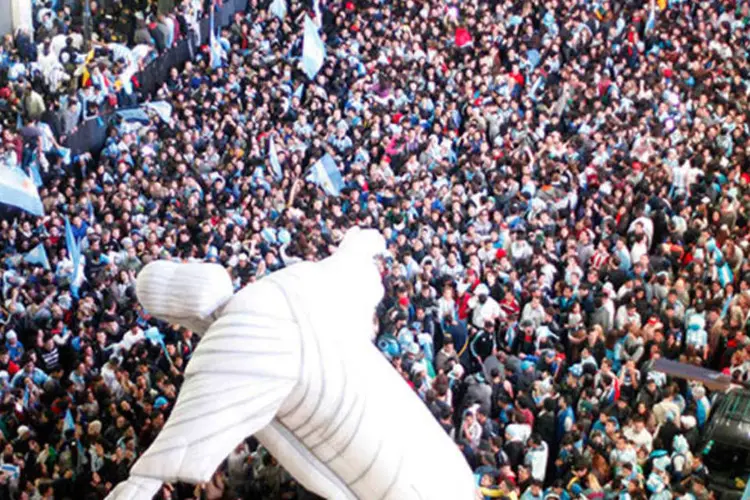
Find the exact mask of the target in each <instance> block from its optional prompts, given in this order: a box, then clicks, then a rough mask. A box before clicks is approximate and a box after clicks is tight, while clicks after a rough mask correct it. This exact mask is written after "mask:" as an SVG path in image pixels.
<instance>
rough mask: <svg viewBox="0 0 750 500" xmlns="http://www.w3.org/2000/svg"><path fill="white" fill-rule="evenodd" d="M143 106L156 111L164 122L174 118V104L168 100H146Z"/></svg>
mask: <svg viewBox="0 0 750 500" xmlns="http://www.w3.org/2000/svg"><path fill="white" fill-rule="evenodd" d="M141 107H143V108H146V109H149V110H151V111H153V112H154V113H156V114H157V116H158V117H159V118H160V119H161V121H163V122H164V123H169V120H170V118H172V105H171V104H169V103H168V102H167V101H156V102H146V103H143V104H142V105H141Z"/></svg>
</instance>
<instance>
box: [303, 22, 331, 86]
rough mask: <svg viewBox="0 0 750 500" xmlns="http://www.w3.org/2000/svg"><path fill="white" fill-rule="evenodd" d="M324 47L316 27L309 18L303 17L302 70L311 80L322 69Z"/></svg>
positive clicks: (324, 54) (324, 53)
mask: <svg viewBox="0 0 750 500" xmlns="http://www.w3.org/2000/svg"><path fill="white" fill-rule="evenodd" d="M325 57H326V47H325V45H324V44H323V40H321V39H320V34H319V33H318V27H317V26H316V25H315V23H314V22H313V20H312V19H310V16H305V33H304V38H303V40H302V70H303V71H304V72H305V74H306V75H307V77H308V78H309V79H310V80H312V79H313V78H315V75H317V74H318V71H320V68H322V67H323V61H324V60H325Z"/></svg>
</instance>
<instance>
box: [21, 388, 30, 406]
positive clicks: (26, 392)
mask: <svg viewBox="0 0 750 500" xmlns="http://www.w3.org/2000/svg"><path fill="white" fill-rule="evenodd" d="M29 399H31V391H30V390H29V386H28V385H27V386H26V387H25V388H24V390H23V407H24V408H28V407H29Z"/></svg>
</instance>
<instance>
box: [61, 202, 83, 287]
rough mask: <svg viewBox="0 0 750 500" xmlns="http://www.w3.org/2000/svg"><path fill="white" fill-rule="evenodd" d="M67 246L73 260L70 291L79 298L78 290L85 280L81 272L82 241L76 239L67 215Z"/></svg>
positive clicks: (69, 255)
mask: <svg viewBox="0 0 750 500" xmlns="http://www.w3.org/2000/svg"><path fill="white" fill-rule="evenodd" d="M65 246H66V248H67V250H68V257H70V260H71V261H72V262H73V276H72V277H71V278H70V292H71V294H72V295H73V297H75V298H78V290H79V289H80V287H81V282H82V281H83V275H82V274H81V242H80V241H76V239H75V236H74V235H73V228H72V226H71V225H70V219H68V218H67V217H65Z"/></svg>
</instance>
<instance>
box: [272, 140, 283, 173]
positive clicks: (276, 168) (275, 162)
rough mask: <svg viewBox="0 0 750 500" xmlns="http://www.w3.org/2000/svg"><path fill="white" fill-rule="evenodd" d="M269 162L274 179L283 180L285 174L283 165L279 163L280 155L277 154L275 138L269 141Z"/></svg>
mask: <svg viewBox="0 0 750 500" xmlns="http://www.w3.org/2000/svg"><path fill="white" fill-rule="evenodd" d="M268 160H269V161H270V162H271V171H272V172H273V178H274V179H276V180H277V181H280V180H281V179H283V178H284V174H283V173H282V172H281V163H279V155H277V154H276V142H275V141H274V140H273V137H271V138H269V139H268Z"/></svg>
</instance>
